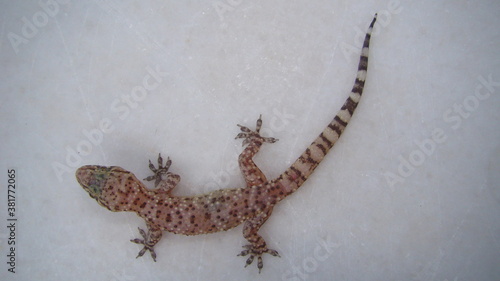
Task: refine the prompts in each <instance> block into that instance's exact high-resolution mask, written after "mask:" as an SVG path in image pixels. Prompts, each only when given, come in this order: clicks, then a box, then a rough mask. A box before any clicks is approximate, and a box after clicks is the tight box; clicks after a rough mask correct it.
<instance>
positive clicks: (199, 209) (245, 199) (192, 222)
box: [76, 14, 377, 273]
mask: <svg viewBox="0 0 500 281" xmlns="http://www.w3.org/2000/svg"><path fill="white" fill-rule="evenodd" d="M376 19H377V14H375V16H374V17H373V20H372V22H371V23H370V25H369V27H368V31H367V33H366V35H365V38H364V42H363V47H362V49H361V55H360V58H359V63H358V70H357V75H356V78H355V81H354V86H353V88H352V90H351V92H350V94H349V96H348V98H347V99H346V101H345V102H344V104H343V105H342V107H341V109H340V110H339V111H338V112H337V114H336V115H335V117H334V118H333V120H332V121H331V122H330V123H328V125H327V126H326V128H325V129H324V130H323V131H322V132H321V134H320V135H319V136H318V137H317V138H316V139H315V140H314V141H313V142H312V143H311V145H309V147H307V148H306V150H305V151H304V152H303V153H302V154H301V155H300V156H299V157H298V158H297V160H296V161H295V162H294V163H293V164H292V165H291V166H290V167H289V168H287V169H286V170H285V171H284V172H283V173H282V174H280V175H279V176H278V177H276V178H275V179H272V180H268V179H267V178H266V176H265V175H264V173H263V172H262V171H261V170H260V169H259V167H257V165H256V164H255V163H254V161H253V157H254V156H255V155H256V154H257V153H258V152H259V150H260V148H261V146H262V145H263V144H264V143H274V142H276V141H277V139H275V138H272V137H263V136H261V135H260V129H261V127H262V115H261V116H259V119H258V120H257V124H256V128H255V130H251V129H249V128H248V127H245V126H242V125H238V126H239V128H240V130H241V132H240V133H239V134H238V135H237V136H236V138H235V139H243V147H244V149H243V151H242V152H241V154H240V155H239V157H238V164H239V167H240V170H241V172H242V174H243V176H244V179H245V183H246V186H245V187H241V188H230V189H219V190H215V191H212V192H208V193H205V194H201V195H197V196H175V195H173V194H172V191H173V189H174V188H175V187H176V185H177V184H178V183H179V182H180V180H181V177H180V176H179V175H177V174H174V173H172V172H169V168H170V166H171V164H172V161H171V160H170V158H167V160H166V161H165V164H163V157H162V156H161V154H159V155H158V160H157V163H158V168H156V166H155V165H154V164H153V163H152V162H151V160H150V161H149V168H150V169H151V171H152V172H153V175H151V176H148V177H147V178H145V179H144V180H145V181H153V180H154V185H155V187H156V188H155V189H149V188H147V187H146V186H145V185H144V183H143V182H141V181H140V180H138V179H137V177H136V176H135V175H134V174H133V173H131V172H129V171H127V170H125V169H123V168H121V167H118V166H98V165H87V166H82V167H80V168H78V169H77V171H76V179H77V181H78V183H79V184H80V185H81V186H82V187H83V189H84V190H85V191H87V192H88V194H89V195H90V197H92V198H94V199H95V200H97V202H98V203H99V204H100V205H101V206H103V207H105V208H107V209H109V210H110V211H113V212H118V211H125V212H135V213H136V214H137V215H138V216H139V217H141V218H143V219H144V220H145V222H146V226H147V231H145V230H143V229H141V228H138V229H139V233H140V235H141V236H142V238H136V239H132V240H130V241H131V242H134V243H136V244H139V245H141V246H142V249H141V250H140V251H139V253H138V255H137V258H138V257H141V256H143V255H144V254H145V253H146V252H149V253H150V255H151V257H152V259H153V260H154V261H155V262H156V257H157V256H156V252H155V250H154V246H155V245H156V244H157V243H158V242H159V241H160V240H161V238H162V236H163V231H167V232H171V233H175V234H184V235H199V234H208V233H215V232H220V231H226V230H229V229H232V228H234V227H236V226H238V225H240V224H243V237H244V238H245V239H246V240H247V241H248V243H249V244H248V245H245V246H243V248H244V249H243V250H242V251H241V252H240V253H239V254H238V256H248V258H247V259H246V262H245V267H247V266H248V265H250V264H252V262H253V261H254V259H255V258H257V268H258V270H259V273H260V272H261V270H262V268H263V260H262V256H263V254H266V253H267V254H270V255H271V256H276V257H279V256H280V255H279V254H278V252H277V251H276V250H273V249H270V248H268V247H267V244H266V241H265V240H264V238H263V237H262V236H261V235H259V233H258V232H259V229H260V228H261V227H262V225H263V224H264V223H265V222H266V221H267V219H269V217H270V216H271V214H272V211H273V208H274V206H275V205H276V204H277V203H278V202H280V201H281V200H283V199H284V198H285V197H287V196H289V195H290V194H292V193H294V192H295V191H296V190H297V189H298V188H299V187H300V186H302V185H303V183H304V182H305V181H306V180H307V179H308V178H309V176H310V175H311V174H312V173H313V171H314V170H315V169H316V167H317V166H318V165H319V163H320V162H321V161H322V160H323V158H324V157H325V155H326V154H327V153H328V151H329V150H330V149H331V148H332V147H333V145H334V144H335V142H336V141H337V140H338V139H339V137H340V135H341V134H342V132H343V131H344V129H345V128H346V126H347V123H348V122H349V120H350V119H351V117H352V115H353V113H354V110H355V109H356V107H357V105H358V103H359V100H360V98H361V95H362V93H363V88H364V84H365V79H366V73H367V68H368V51H369V45H370V38H371V33H372V30H373V26H374V24H375V21H376Z"/></svg>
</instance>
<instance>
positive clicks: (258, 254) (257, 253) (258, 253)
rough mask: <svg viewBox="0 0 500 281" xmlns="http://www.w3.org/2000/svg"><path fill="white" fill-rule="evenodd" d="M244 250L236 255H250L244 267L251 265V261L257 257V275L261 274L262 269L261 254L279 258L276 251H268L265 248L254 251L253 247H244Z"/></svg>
mask: <svg viewBox="0 0 500 281" xmlns="http://www.w3.org/2000/svg"><path fill="white" fill-rule="evenodd" d="M243 248H245V249H246V250H243V251H241V253H239V254H238V256H242V257H244V256H246V255H250V256H249V257H248V259H247V261H246V263H245V267H247V266H249V265H251V264H252V262H253V260H254V258H255V257H257V268H258V269H259V273H260V272H261V270H262V268H263V267H264V263H263V262H262V254H264V253H268V254H270V255H271V256H274V257H280V255H279V254H278V251H276V250H272V249H268V248H267V247H265V248H263V249H262V248H261V249H256V248H255V247H254V246H253V245H245V246H243Z"/></svg>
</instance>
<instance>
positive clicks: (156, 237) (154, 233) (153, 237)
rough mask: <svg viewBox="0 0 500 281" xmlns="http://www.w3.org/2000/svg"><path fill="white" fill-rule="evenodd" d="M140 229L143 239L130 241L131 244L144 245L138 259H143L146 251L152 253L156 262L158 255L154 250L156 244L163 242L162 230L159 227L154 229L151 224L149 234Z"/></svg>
mask: <svg viewBox="0 0 500 281" xmlns="http://www.w3.org/2000/svg"><path fill="white" fill-rule="evenodd" d="M138 229H139V233H140V234H141V236H142V238H143V239H139V238H136V239H132V240H130V242H134V243H136V244H139V245H144V247H143V248H142V249H141V251H139V254H138V255H137V257H136V258H138V257H142V256H143V255H144V254H145V253H146V251H149V252H150V253H151V257H152V258H153V260H154V261H155V262H156V253H155V250H154V249H153V248H154V246H155V245H156V243H158V242H159V241H160V240H161V237H162V230H161V229H160V228H158V227H153V226H151V225H149V224H148V232H147V233H146V232H145V231H144V230H143V229H141V228H139V227H138Z"/></svg>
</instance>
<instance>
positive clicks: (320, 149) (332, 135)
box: [275, 14, 377, 199]
mask: <svg viewBox="0 0 500 281" xmlns="http://www.w3.org/2000/svg"><path fill="white" fill-rule="evenodd" d="M376 19H377V14H375V16H374V18H373V21H372V22H371V24H370V27H369V28H368V31H367V33H366V36H365V41H364V43H363V49H362V51H361V55H360V58H359V64H358V72H357V75H356V80H355V81H354V86H353V88H352V91H351V93H350V94H349V97H348V98H347V100H346V101H345V103H344V105H343V106H342V108H341V109H340V111H339V112H338V113H337V115H336V116H335V118H333V120H332V121H331V122H330V124H328V126H327V127H326V128H325V130H323V132H322V133H321V134H320V135H319V136H318V137H317V138H316V140H314V142H313V143H311V145H310V146H309V147H308V148H307V149H306V151H304V153H302V155H300V157H299V158H298V159H297V160H296V161H295V163H293V164H292V165H291V166H290V168H288V169H287V170H286V171H285V172H284V173H283V174H281V175H280V176H279V177H278V178H277V179H276V180H275V181H276V184H277V185H278V187H279V188H278V190H279V191H280V194H281V196H279V197H281V198H283V197H284V196H286V195H289V194H291V193H293V192H294V191H295V190H297V189H298V188H299V187H300V186H301V185H302V184H303V183H304V182H305V181H306V180H307V178H308V177H309V175H311V174H312V172H313V171H314V169H315V168H316V167H317V166H318V165H319V163H320V162H321V160H323V158H324V157H325V155H326V154H327V153H328V151H329V150H330V148H332V147H333V145H334V144H335V142H336V141H337V140H338V139H339V137H340V135H341V134H342V132H343V131H344V129H345V127H346V126H347V123H349V120H350V119H351V116H352V114H353V113H354V110H355V109H356V107H357V106H358V102H359V99H360V98H361V94H362V93H363V87H364V85H365V78H366V71H367V67H368V48H369V45H370V37H371V33H372V30H373V25H374V24H375V21H376ZM283 195H284V196H283ZM281 198H280V199H281Z"/></svg>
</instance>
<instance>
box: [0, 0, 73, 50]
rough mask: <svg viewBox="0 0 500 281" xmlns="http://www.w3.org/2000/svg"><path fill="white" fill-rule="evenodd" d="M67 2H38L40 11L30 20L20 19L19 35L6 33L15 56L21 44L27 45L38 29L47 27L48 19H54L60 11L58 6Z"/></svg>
mask: <svg viewBox="0 0 500 281" xmlns="http://www.w3.org/2000/svg"><path fill="white" fill-rule="evenodd" d="M69 2H70V1H69V0H46V1H43V0H40V1H38V5H39V6H40V8H41V10H39V11H37V12H35V13H33V15H31V17H30V18H27V17H22V18H21V21H22V22H23V25H22V27H21V29H20V32H19V33H14V32H9V33H7V38H8V39H9V42H10V45H11V46H12V49H13V50H14V52H15V53H16V54H17V53H19V46H21V45H22V44H27V43H29V41H30V39H33V38H34V37H35V36H36V35H38V33H40V29H42V28H44V27H45V26H47V24H48V23H49V18H54V17H55V16H57V15H58V14H59V12H60V10H61V8H60V6H59V4H68V3H69Z"/></svg>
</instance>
